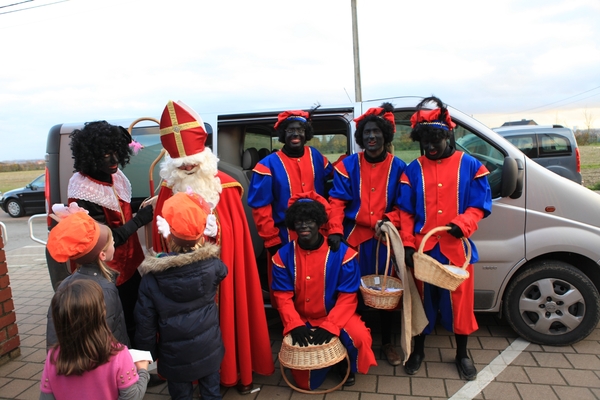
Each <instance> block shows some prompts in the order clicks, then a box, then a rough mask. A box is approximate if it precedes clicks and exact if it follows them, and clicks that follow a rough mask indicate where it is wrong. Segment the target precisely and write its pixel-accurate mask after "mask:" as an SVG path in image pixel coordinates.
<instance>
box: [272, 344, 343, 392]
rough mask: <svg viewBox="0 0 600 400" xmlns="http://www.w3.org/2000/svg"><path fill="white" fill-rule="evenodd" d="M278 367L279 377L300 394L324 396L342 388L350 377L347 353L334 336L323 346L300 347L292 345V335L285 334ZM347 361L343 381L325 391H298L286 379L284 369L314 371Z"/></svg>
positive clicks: (309, 345) (297, 388)
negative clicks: (279, 369)
mask: <svg viewBox="0 0 600 400" xmlns="http://www.w3.org/2000/svg"><path fill="white" fill-rule="evenodd" d="M278 358H279V366H280V368H281V375H282V376H283V379H284V380H285V382H286V383H287V384H288V385H289V386H290V387H291V388H292V389H294V390H296V391H298V392H301V393H308V394H324V393H329V392H333V391H334V390H337V389H339V388H340V387H342V385H343V384H344V382H346V379H348V376H349V375H350V362H349V361H350V359H349V357H348V352H347V351H346V348H345V347H344V345H343V344H342V342H341V340H340V338H339V337H337V336H334V337H333V338H332V339H331V340H330V341H329V343H323V344H310V343H309V344H308V346H304V347H301V346H299V345H295V344H293V341H292V335H290V334H287V335H285V337H284V338H283V341H282V342H281V350H279V356H278ZM344 358H345V359H347V360H348V370H347V372H346V376H345V377H344V379H343V380H342V381H341V382H340V383H339V384H338V385H337V386H334V387H332V388H330V389H327V390H321V391H316V390H305V389H300V388H299V387H296V386H295V385H293V384H292V383H291V382H290V381H289V380H288V378H287V376H286V374H285V371H284V369H283V368H284V367H285V368H291V369H296V370H314V369H321V368H326V367H330V366H332V365H335V364H337V363H339V362H340V361H342V360H343V359H344Z"/></svg>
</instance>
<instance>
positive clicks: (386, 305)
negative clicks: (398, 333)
mask: <svg viewBox="0 0 600 400" xmlns="http://www.w3.org/2000/svg"><path fill="white" fill-rule="evenodd" d="M385 240H386V244H387V246H388V251H387V258H386V261H385V271H384V272H383V279H382V277H381V276H380V275H377V274H375V275H365V276H363V277H362V281H363V282H364V284H365V285H366V286H367V287H365V286H363V285H360V292H361V293H362V296H363V300H364V302H365V304H366V305H367V306H369V307H372V308H377V309H379V310H391V309H394V308H396V307H397V306H398V303H399V302H400V299H401V298H402V293H403V292H404V290H403V286H402V281H401V280H400V279H398V278H396V277H393V276H388V270H389V267H390V253H391V249H390V237H389V235H388V234H387V233H386V234H385ZM380 244H381V239H380V240H379V241H378V242H377V250H376V256H375V257H376V258H375V272H377V271H379V245H380ZM379 285H381V289H372V287H374V286H377V287H379ZM387 288H391V289H400V290H395V291H393V292H387V291H386V289H387Z"/></svg>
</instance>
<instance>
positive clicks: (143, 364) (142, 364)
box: [134, 360, 150, 371]
mask: <svg viewBox="0 0 600 400" xmlns="http://www.w3.org/2000/svg"><path fill="white" fill-rule="evenodd" d="M134 364H135V367H136V368H137V369H138V371H139V370H140V369H148V365H149V364H150V362H149V361H148V360H143V361H136V362H134Z"/></svg>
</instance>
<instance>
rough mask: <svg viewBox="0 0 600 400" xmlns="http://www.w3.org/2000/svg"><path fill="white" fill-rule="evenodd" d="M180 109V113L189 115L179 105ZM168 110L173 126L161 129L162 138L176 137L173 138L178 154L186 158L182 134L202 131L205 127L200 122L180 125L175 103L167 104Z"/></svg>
mask: <svg viewBox="0 0 600 400" xmlns="http://www.w3.org/2000/svg"><path fill="white" fill-rule="evenodd" d="M178 108H179V111H180V112H181V113H185V114H184V115H189V113H188V112H187V110H185V109H183V108H181V107H180V106H179V105H178ZM167 110H168V112H169V118H170V120H171V126H167V127H165V128H161V129H160V136H161V137H162V136H163V135H170V134H173V135H174V136H173V138H174V140H175V144H176V145H177V151H178V153H179V154H180V156H186V155H187V154H186V152H185V147H184V144H183V138H182V132H185V131H186V130H188V129H193V128H202V129H204V126H203V125H202V124H201V123H200V122H198V121H196V120H194V121H190V122H185V123H183V124H180V123H179V120H178V118H177V110H175V105H174V103H173V101H169V103H168V104H167ZM180 115H181V114H180ZM182 116H183V115H182ZM190 117H192V116H191V115H190ZM192 118H193V117H192ZM161 122H162V121H161Z"/></svg>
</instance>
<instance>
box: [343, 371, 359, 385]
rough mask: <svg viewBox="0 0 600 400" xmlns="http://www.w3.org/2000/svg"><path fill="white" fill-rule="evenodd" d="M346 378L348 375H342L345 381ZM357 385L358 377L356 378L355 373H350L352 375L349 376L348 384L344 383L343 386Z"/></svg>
mask: <svg viewBox="0 0 600 400" xmlns="http://www.w3.org/2000/svg"><path fill="white" fill-rule="evenodd" d="M345 376H346V373H344V375H342V379H344V377H345ZM355 383H356V377H355V376H354V372H350V375H348V379H346V382H344V385H343V386H354V384H355Z"/></svg>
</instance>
